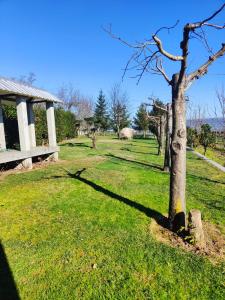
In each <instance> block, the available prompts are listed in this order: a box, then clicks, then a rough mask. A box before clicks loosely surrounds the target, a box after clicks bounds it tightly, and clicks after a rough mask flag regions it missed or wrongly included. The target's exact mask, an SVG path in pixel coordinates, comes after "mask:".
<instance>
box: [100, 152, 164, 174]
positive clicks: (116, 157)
mask: <svg viewBox="0 0 225 300" xmlns="http://www.w3.org/2000/svg"><path fill="white" fill-rule="evenodd" d="M106 156H107V157H110V158H115V159H118V160H121V161H125V162H128V163H133V164H136V165H140V166H143V167H149V168H153V169H157V170H160V171H163V168H162V167H160V166H159V165H155V164H147V163H145V162H141V161H137V160H132V159H129V158H124V157H120V156H116V155H113V154H106Z"/></svg>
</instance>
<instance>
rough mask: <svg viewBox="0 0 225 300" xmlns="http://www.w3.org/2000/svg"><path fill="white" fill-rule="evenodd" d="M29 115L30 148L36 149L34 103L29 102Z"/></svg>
mask: <svg viewBox="0 0 225 300" xmlns="http://www.w3.org/2000/svg"><path fill="white" fill-rule="evenodd" d="M27 115H28V127H29V134H30V146H31V148H35V147H36V134H35V119H34V111H33V103H31V102H27Z"/></svg>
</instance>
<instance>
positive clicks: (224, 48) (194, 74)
mask: <svg viewBox="0 0 225 300" xmlns="http://www.w3.org/2000/svg"><path fill="white" fill-rule="evenodd" d="M224 53H225V44H222V47H221V49H220V50H219V51H217V52H216V53H215V54H214V55H212V56H210V57H209V59H208V60H207V62H205V63H204V64H203V65H202V66H201V67H200V68H198V69H197V70H196V71H194V72H192V73H191V74H190V75H189V76H188V77H187V83H189V82H190V81H192V80H195V79H198V78H199V77H201V76H203V75H204V74H206V73H207V71H208V67H209V66H210V65H211V64H212V63H213V62H214V61H215V60H216V59H218V58H219V57H221V56H223V55H224Z"/></svg>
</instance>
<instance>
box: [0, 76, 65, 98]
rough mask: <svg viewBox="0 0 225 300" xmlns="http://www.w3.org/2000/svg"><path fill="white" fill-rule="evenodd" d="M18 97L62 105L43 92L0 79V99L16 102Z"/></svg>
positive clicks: (52, 96)
mask: <svg viewBox="0 0 225 300" xmlns="http://www.w3.org/2000/svg"><path fill="white" fill-rule="evenodd" d="M19 96H24V97H25V98H31V100H32V102H38V100H43V101H49V102H56V103H62V101H61V100H59V99H58V98H57V97H56V96H54V95H52V94H50V93H49V92H47V91H45V90H42V89H39V88H35V87H33V86H29V85H26V84H22V83H19V82H16V81H13V80H9V79H7V78H4V77H0V99H4V100H6V101H7V100H8V101H16V98H18V97H19Z"/></svg>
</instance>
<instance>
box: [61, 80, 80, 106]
mask: <svg viewBox="0 0 225 300" xmlns="http://www.w3.org/2000/svg"><path fill="white" fill-rule="evenodd" d="M58 97H59V99H61V100H62V101H63V105H64V107H65V109H68V110H74V109H76V107H77V104H78V102H79V99H80V91H79V90H77V89H75V88H74V87H73V85H72V84H67V85H63V86H62V87H60V89H59V91H58Z"/></svg>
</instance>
